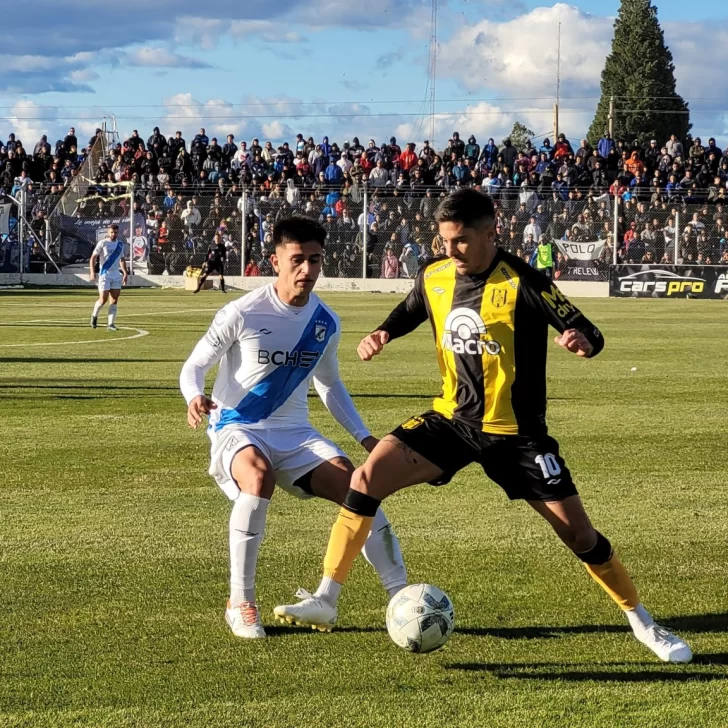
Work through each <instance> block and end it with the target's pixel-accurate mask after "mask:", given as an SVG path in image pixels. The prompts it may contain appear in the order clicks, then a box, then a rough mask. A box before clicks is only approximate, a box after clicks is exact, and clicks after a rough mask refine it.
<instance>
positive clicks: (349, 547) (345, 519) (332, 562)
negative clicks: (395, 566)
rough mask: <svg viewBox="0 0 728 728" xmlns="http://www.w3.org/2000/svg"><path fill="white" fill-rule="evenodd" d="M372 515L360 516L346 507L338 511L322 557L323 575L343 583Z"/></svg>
mask: <svg viewBox="0 0 728 728" xmlns="http://www.w3.org/2000/svg"><path fill="white" fill-rule="evenodd" d="M372 521H374V517H373V516H372V517H369V516H360V515H358V514H356V513H352V512H351V511H349V510H347V509H346V508H342V509H341V510H340V511H339V517H338V518H337V519H336V523H334V527H333V528H332V529H331V536H330V537H329V546H328V548H327V549H326V556H325V557H324V576H328V577H329V578H330V579H333V580H334V581H335V582H337V583H338V584H343V583H344V582H345V581H346V577H347V576H348V575H349V572H350V571H351V567H352V565H353V564H354V559H355V558H356V557H357V556H358V555H359V552H360V551H361V550H362V547H363V546H364V543H365V541H366V540H367V537H368V536H369V531H370V530H371V528H372Z"/></svg>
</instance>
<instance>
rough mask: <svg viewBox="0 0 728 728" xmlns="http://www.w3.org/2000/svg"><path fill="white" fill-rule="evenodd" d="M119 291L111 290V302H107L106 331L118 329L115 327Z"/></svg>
mask: <svg viewBox="0 0 728 728" xmlns="http://www.w3.org/2000/svg"><path fill="white" fill-rule="evenodd" d="M120 293H121V291H111V303H110V304H109V315H108V318H107V320H106V328H107V330H108V331H118V329H117V328H116V324H115V323H114V321H116V306H117V303H118V302H119V294H120Z"/></svg>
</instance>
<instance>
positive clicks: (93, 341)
mask: <svg viewBox="0 0 728 728" xmlns="http://www.w3.org/2000/svg"><path fill="white" fill-rule="evenodd" d="M19 323H20V322H19ZM22 323H68V322H60V321H43V320H42V319H41V320H37V321H23V322H22ZM117 328H119V330H122V331H136V332H137V333H136V334H132V335H131V336H117V337H115V338H113V339H85V340H83V341H44V342H40V343H26V344H0V349H13V348H18V347H28V346H75V345H76V344H111V343H113V342H114V341H128V340H129V339H141V337H142V336H149V332H148V331H146V330H145V329H135V328H133V327H132V326H119V327H117Z"/></svg>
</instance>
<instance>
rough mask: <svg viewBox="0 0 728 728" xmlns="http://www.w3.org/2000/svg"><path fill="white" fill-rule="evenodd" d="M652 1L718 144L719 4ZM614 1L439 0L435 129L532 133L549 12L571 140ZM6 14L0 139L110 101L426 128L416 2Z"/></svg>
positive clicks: (130, 124)
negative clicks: (519, 127) (520, 124)
mask: <svg viewBox="0 0 728 728" xmlns="http://www.w3.org/2000/svg"><path fill="white" fill-rule="evenodd" d="M16 7H17V6H16ZM657 7H658V13H659V18H660V21H661V23H662V25H663V28H664V29H665V34H666V38H667V41H668V44H669V45H670V47H671V48H672V50H673V54H674V56H675V63H676V69H677V77H678V90H679V91H680V92H681V93H682V94H683V95H684V96H685V97H686V98H687V99H688V100H689V101H690V102H691V108H692V109H693V110H694V113H693V124H694V131H695V132H696V133H700V134H703V135H709V134H714V135H715V136H717V137H719V142H720V143H722V144H723V145H724V146H725V145H726V144H728V112H727V111H726V110H725V107H728V102H726V101H723V100H722V98H728V78H726V74H725V73H723V72H722V71H721V72H720V73H717V74H711V73H710V72H709V69H710V68H718V69H725V68H726V61H728V9H727V8H726V7H725V4H724V3H723V2H719V0H695V1H694V2H692V3H685V2H682V1H680V2H678V0H663V1H662V2H659V1H658V2H657ZM617 9H618V2H616V1H615V0H603V1H601V2H597V1H596V0H579V2H575V3H570V4H565V3H562V4H555V3H550V4H547V3H538V2H534V1H533V0H466V1H465V0H449V1H448V0H440V12H439V33H438V40H439V43H438V53H439V64H438V78H437V98H438V105H437V111H438V120H437V125H436V141H437V142H438V143H440V142H442V143H444V141H445V140H446V139H447V137H448V136H449V135H450V133H451V131H452V130H453V129H456V128H457V129H458V130H459V131H460V132H461V135H465V136H468V135H469V134H470V133H474V134H475V135H476V137H478V139H479V140H480V141H485V140H486V139H487V137H488V136H494V137H495V138H497V139H500V138H502V136H504V135H505V134H506V133H507V131H508V130H509V129H510V127H511V126H512V124H513V122H514V121H515V120H516V119H519V120H521V121H524V122H525V123H526V124H527V125H528V126H529V127H530V128H531V129H533V131H534V132H535V133H537V134H541V133H544V132H546V131H547V130H548V129H549V128H550V127H551V116H552V113H551V105H552V103H553V97H554V95H555V79H556V71H555V68H556V65H555V64H556V59H555V47H556V26H557V23H558V19H559V18H561V20H562V97H563V98H562V104H561V107H562V115H561V128H562V130H563V131H566V132H567V134H569V135H570V136H571V137H574V138H578V137H579V136H580V135H582V134H583V133H584V131H585V130H586V128H587V126H588V124H589V122H590V121H591V116H592V114H593V110H594V106H595V104H596V99H595V98H594V97H595V96H598V91H599V74H600V72H601V68H602V66H603V62H604V57H605V55H606V53H607V52H608V49H609V42H610V40H611V24H612V22H613V17H614V15H615V14H616V11H617ZM22 10H23V12H21V10H19V9H13V10H11V11H9V14H8V13H6V17H5V19H6V21H7V22H5V23H4V24H3V26H2V27H1V28H0V49H2V50H0V105H1V106H2V110H3V113H2V114H1V115H0V117H2V119H1V120H0V137H2V138H3V139H5V138H7V133H8V132H9V131H10V130H11V127H12V128H15V130H16V131H17V132H18V133H20V135H21V138H22V139H23V140H24V141H25V143H26V145H28V144H29V142H32V143H33V144H34V143H35V141H36V140H37V138H38V136H39V134H40V133H42V132H45V133H47V134H48V135H49V137H50V138H52V139H51V140H52V141H53V140H54V139H55V138H57V137H59V136H62V134H63V133H65V131H66V130H67V128H68V126H70V125H74V126H75V127H76V128H77V129H78V130H79V136H80V137H81V138H82V139H86V138H88V136H89V135H90V134H91V133H92V132H93V129H94V128H95V127H96V125H97V124H98V123H99V122H100V119H101V118H102V117H103V116H107V117H108V116H110V115H111V114H114V115H115V117H116V118H117V123H118V126H119V130H120V132H121V133H122V136H128V135H129V134H130V132H131V130H132V129H135V128H136V129H139V131H140V133H142V134H143V135H144V136H145V137H146V136H148V135H149V134H150V133H151V130H152V127H153V126H155V125H159V126H160V127H161V128H162V131H163V132H164V133H165V134H167V135H169V134H172V133H173V132H174V131H175V130H176V129H181V130H182V131H183V132H184V134H185V135H186V136H187V137H188V138H189V137H190V136H191V135H193V134H194V133H195V132H196V131H197V129H198V128H199V126H201V125H202V126H205V128H206V129H207V131H208V133H210V134H214V135H217V136H218V137H224V135H225V134H226V133H228V132H232V133H234V134H235V136H236V139H248V140H249V139H251V138H252V137H253V136H258V137H259V138H261V139H271V140H272V141H280V140H284V139H289V138H292V136H294V135H295V133H296V132H298V131H300V132H301V133H303V134H304V135H306V136H308V135H309V134H310V135H312V136H314V137H315V138H317V139H318V138H320V137H321V136H322V135H323V134H325V133H328V134H329V136H330V137H332V139H336V140H338V141H340V142H341V141H343V140H344V139H350V138H351V137H352V136H355V135H357V136H359V137H360V139H361V141H362V142H365V141H366V140H367V139H368V138H370V137H374V138H375V139H376V140H377V141H381V140H383V139H385V138H386V139H388V138H389V137H390V136H391V135H392V134H395V135H397V136H398V138H399V141H400V142H402V141H405V140H406V139H413V140H416V141H422V139H424V138H425V136H429V123H427V124H423V122H422V120H421V113H422V109H423V99H424V98H425V86H426V80H427V52H428V40H429V21H430V1H429V0H367V2H366V3H362V4H360V5H357V6H352V5H351V4H348V3H343V2H341V0H306V1H305V2H304V1H303V0H244V1H240V0H238V1H235V0H208V1H207V2H206V3H204V4H201V3H199V2H195V1H194V0H155V2H152V3H149V2H148V0H126V2H125V3H122V4H114V5H113V6H111V5H109V4H103V3H90V2H88V0H64V2H63V3H58V2H57V0H30V1H29V2H26V3H25V4H24V5H23V6H22ZM29 37H43V38H44V42H43V43H29V42H28V40H27V39H28V38H29ZM706 42H707V43H708V44H709V48H710V53H709V55H706ZM721 107H723V108H721ZM721 137H722V138H721ZM30 146H32V144H30Z"/></svg>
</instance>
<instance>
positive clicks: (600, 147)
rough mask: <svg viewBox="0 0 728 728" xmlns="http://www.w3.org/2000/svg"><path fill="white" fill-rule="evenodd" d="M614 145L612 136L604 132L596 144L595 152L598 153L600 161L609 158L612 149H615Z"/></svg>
mask: <svg viewBox="0 0 728 728" xmlns="http://www.w3.org/2000/svg"><path fill="white" fill-rule="evenodd" d="M616 148H617V147H616V145H615V144H614V139H612V135H611V134H610V133H609V132H608V131H606V132H604V136H603V137H602V138H601V139H600V140H599V143H598V144H597V151H598V152H599V156H600V157H601V158H602V159H606V158H607V157H608V156H609V152H610V151H611V150H612V149H616Z"/></svg>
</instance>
